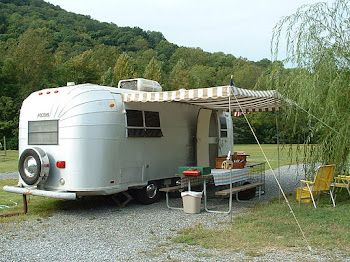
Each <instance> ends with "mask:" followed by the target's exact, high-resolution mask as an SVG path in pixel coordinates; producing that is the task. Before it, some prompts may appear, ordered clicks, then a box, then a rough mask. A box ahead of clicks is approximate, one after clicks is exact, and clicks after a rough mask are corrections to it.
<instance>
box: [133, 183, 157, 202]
mask: <svg viewBox="0 0 350 262" xmlns="http://www.w3.org/2000/svg"><path fill="white" fill-rule="evenodd" d="M133 195H134V197H135V199H136V201H137V202H139V203H141V204H144V205H149V204H153V203H155V202H158V201H159V199H160V192H159V185H158V183H157V182H156V181H150V182H148V184H147V186H145V187H143V188H140V189H136V190H135V192H134V194H133Z"/></svg>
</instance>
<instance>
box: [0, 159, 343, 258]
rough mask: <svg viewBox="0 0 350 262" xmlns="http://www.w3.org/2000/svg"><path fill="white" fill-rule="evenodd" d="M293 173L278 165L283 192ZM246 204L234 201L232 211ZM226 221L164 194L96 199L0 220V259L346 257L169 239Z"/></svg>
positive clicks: (269, 179)
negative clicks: (143, 201)
mask: <svg viewBox="0 0 350 262" xmlns="http://www.w3.org/2000/svg"><path fill="white" fill-rule="evenodd" d="M296 173H297V167H296V166H293V167H291V168H288V167H284V168H282V169H281V178H282V177H283V179H281V184H282V187H283V188H284V190H286V192H289V191H292V190H293V189H294V187H295V186H296V185H297V183H298V181H299V179H300V178H301V176H302V175H301V174H300V175H299V176H295V174H296ZM300 173H301V172H300ZM0 177H2V175H1V174H0ZM276 196H278V187H277V185H276V182H275V181H274V179H273V176H272V174H271V172H267V174H266V193H265V195H264V196H263V197H262V199H263V200H268V199H271V198H273V197H276ZM172 201H173V203H172V204H173V205H174V204H178V203H180V202H179V201H180V200H179V199H174V200H172ZM211 201H212V200H211ZM225 203H226V202H225ZM251 205H252V203H237V202H234V211H233V214H238V213H239V212H242V211H244V210H246V209H247V208H249V207H250V206H251ZM228 221H229V216H227V215H222V214H212V213H206V212H202V213H200V214H195V215H189V214H184V213H183V212H181V211H178V210H169V209H167V208H166V207H165V201H164V200H162V201H161V202H159V203H155V204H153V205H149V206H142V205H138V204H135V203H132V204H130V205H129V206H127V207H126V208H116V207H115V206H111V205H106V204H101V203H99V204H98V205H95V206H94V207H93V208H79V209H78V210H76V209H74V210H73V209H60V210H58V211H57V212H56V213H54V214H53V215H52V216H51V217H49V218H45V219H37V220H30V221H24V222H17V223H2V224H0V232H1V234H0V250H1V255H0V261H6V262H8V261H59V260H62V261H81V260H83V261H300V260H301V261H310V260H311V261H331V260H332V261H334V260H338V261H350V258H346V257H343V256H341V254H339V253H335V254H333V256H330V254H329V253H326V252H323V251H319V252H317V253H308V252H306V251H305V250H303V251H300V250H299V251H284V250H274V251H266V252H265V253H264V254H259V255H258V256H256V255H254V254H249V253H244V252H237V251H232V252H229V251H222V250H215V249H205V248H202V247H199V246H190V245H186V244H176V243H173V242H172V241H171V238H172V237H173V236H175V235H176V232H177V231H178V230H180V229H182V228H186V227H190V226H192V225H194V224H196V223H202V224H204V225H206V226H210V227H214V226H220V225H222V222H228Z"/></svg>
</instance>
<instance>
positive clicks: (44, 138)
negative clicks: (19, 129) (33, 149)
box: [28, 120, 58, 145]
mask: <svg viewBox="0 0 350 262" xmlns="http://www.w3.org/2000/svg"><path fill="white" fill-rule="evenodd" d="M28 145H58V120H42V121H28Z"/></svg>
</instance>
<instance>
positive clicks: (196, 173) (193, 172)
mask: <svg viewBox="0 0 350 262" xmlns="http://www.w3.org/2000/svg"><path fill="white" fill-rule="evenodd" d="M182 174H183V175H184V176H200V175H201V171H199V170H185V171H183V172H182Z"/></svg>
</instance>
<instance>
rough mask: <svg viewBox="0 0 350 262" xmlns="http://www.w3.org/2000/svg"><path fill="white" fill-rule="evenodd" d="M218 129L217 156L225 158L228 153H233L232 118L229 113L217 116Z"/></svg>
mask: <svg viewBox="0 0 350 262" xmlns="http://www.w3.org/2000/svg"><path fill="white" fill-rule="evenodd" d="M218 121H219V127H220V132H219V134H220V138H219V156H227V154H228V152H229V151H231V152H233V148H232V145H233V130H232V118H231V117H230V114H229V113H226V112H224V113H222V114H220V115H219V116H218Z"/></svg>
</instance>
